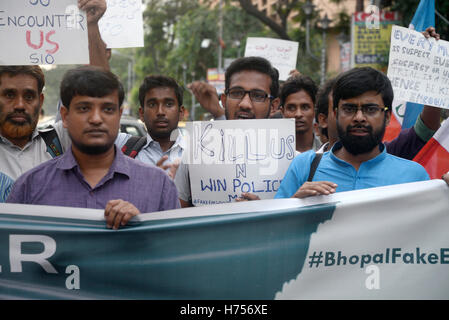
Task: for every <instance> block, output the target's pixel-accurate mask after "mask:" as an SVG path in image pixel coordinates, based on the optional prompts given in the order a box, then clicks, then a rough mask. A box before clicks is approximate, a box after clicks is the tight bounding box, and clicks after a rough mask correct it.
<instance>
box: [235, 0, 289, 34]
mask: <svg viewBox="0 0 449 320" xmlns="http://www.w3.org/2000/svg"><path fill="white" fill-rule="evenodd" d="M239 2H240V6H241V7H242V8H243V10H245V11H246V12H247V13H248V14H250V15H252V16H254V17H256V18H257V19H259V20H260V21H261V22H262V23H263V24H265V25H266V26H268V27H269V28H270V29H271V30H273V31H274V32H275V33H276V34H277V35H279V37H280V38H281V39H284V40H291V39H290V37H289V36H288V34H287V26H286V25H285V27H283V26H282V25H280V24H278V23H277V22H276V21H274V20H272V19H270V18H269V17H267V15H266V14H264V13H263V12H262V11H259V10H258V9H257V7H255V6H254V5H253V4H252V3H251V0H239Z"/></svg>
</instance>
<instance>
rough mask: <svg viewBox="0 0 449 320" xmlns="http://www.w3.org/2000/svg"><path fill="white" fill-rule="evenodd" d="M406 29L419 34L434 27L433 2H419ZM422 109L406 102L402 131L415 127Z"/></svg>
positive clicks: (430, 0) (423, 0) (418, 105)
mask: <svg viewBox="0 0 449 320" xmlns="http://www.w3.org/2000/svg"><path fill="white" fill-rule="evenodd" d="M408 27H409V28H410V29H413V30H416V31H420V32H422V31H424V30H426V29H427V28H428V27H435V0H421V1H420V2H419V5H418V8H417V9H416V11H415V15H414V16H413V19H412V22H410V25H409V26H408ZM422 108H423V105H422V104H418V103H413V102H407V105H406V109H405V114H404V119H403V120H402V128H403V129H406V128H411V127H413V126H414V125H415V122H416V119H417V118H418V116H419V115H420V114H421V111H422Z"/></svg>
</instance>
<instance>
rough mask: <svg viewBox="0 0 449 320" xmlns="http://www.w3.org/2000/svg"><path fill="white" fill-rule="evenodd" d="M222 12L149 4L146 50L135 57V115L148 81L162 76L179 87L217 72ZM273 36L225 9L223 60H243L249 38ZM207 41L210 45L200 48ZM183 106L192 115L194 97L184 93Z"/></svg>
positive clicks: (177, 0)
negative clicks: (141, 87)
mask: <svg viewBox="0 0 449 320" xmlns="http://www.w3.org/2000/svg"><path fill="white" fill-rule="evenodd" d="M218 10H219V9H218V7H217V6H216V7H215V8H211V7H210V6H209V5H208V4H207V3H205V4H204V5H201V4H200V3H199V2H197V1H187V0H184V1H183V0H169V1H158V0H150V1H147V8H146V11H145V13H144V24H145V28H146V34H145V47H144V48H140V49H138V50H137V51H136V67H135V69H136V75H137V79H136V82H135V87H134V89H133V91H132V93H131V101H132V104H133V109H137V108H138V101H137V96H138V94H137V87H138V85H139V83H140V82H141V81H142V80H143V78H144V77H145V76H146V75H149V74H164V75H167V76H171V77H173V78H175V79H176V80H177V81H178V82H179V83H180V84H182V85H183V86H185V85H186V84H188V83H190V82H192V81H194V80H205V79H206V77H207V69H208V68H217V66H218V46H219V45H220V41H219V39H218V20H219V11H218ZM267 35H269V36H273V33H270V32H267V31H266V29H265V28H264V26H263V24H262V23H260V22H259V21H258V20H257V19H255V18H253V17H250V16H248V15H247V14H246V13H245V12H244V11H243V10H242V9H241V8H239V7H235V6H232V5H230V4H229V5H225V6H224V8H223V38H222V42H221V45H222V48H223V52H222V57H223V61H224V59H225V58H237V57H238V56H239V54H240V55H243V53H244V48H245V41H246V37H249V36H267ZM203 39H210V44H209V46H208V47H207V48H202V46H201V43H202V41H203ZM184 101H185V103H184V105H185V106H186V107H187V108H188V109H190V107H191V105H190V104H191V101H192V97H191V95H190V92H188V90H185V94H184Z"/></svg>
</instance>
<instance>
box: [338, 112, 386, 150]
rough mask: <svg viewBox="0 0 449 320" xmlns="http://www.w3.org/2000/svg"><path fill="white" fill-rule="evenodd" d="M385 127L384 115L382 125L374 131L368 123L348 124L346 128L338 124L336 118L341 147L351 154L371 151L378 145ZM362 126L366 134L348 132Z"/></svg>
mask: <svg viewBox="0 0 449 320" xmlns="http://www.w3.org/2000/svg"><path fill="white" fill-rule="evenodd" d="M385 127H386V117H385V118H384V122H383V125H382V127H381V128H380V129H378V130H376V131H374V130H373V127H372V126H370V125H366V126H363V125H355V126H351V125H348V126H347V127H346V130H344V129H343V127H342V126H340V123H339V122H338V119H337V131H338V137H339V138H340V141H341V143H342V145H343V147H344V148H345V149H346V150H347V151H348V152H349V153H351V154H352V155H355V156H356V155H359V154H364V153H368V152H370V151H372V150H373V149H374V148H375V147H377V146H379V145H380V144H381V143H382V139H383V137H384V134H385ZM357 128H363V129H365V130H367V132H368V135H366V136H355V135H352V134H350V133H349V132H350V131H351V130H352V129H357Z"/></svg>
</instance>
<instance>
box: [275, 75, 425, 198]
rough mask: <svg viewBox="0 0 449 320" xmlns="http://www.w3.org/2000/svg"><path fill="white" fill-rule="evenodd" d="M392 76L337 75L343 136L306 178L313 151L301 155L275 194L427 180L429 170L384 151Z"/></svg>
mask: <svg viewBox="0 0 449 320" xmlns="http://www.w3.org/2000/svg"><path fill="white" fill-rule="evenodd" d="M392 102H393V89H392V87H391V83H390V80H389V79H388V78H387V77H386V76H385V75H384V74H383V73H381V72H380V71H377V70H374V69H372V68H354V69H351V70H349V71H347V72H345V73H343V74H341V75H340V76H338V78H337V79H336V82H335V85H334V86H333V103H334V112H335V114H336V119H337V130H338V136H339V139H340V141H339V142H337V143H336V144H335V145H334V146H333V147H332V149H331V150H330V151H329V152H326V153H324V154H323V156H322V159H321V161H320V162H319V164H318V167H317V168H316V172H315V174H314V176H313V179H312V181H308V176H309V173H310V168H311V163H312V161H313V159H314V158H315V155H316V153H315V152H314V151H308V152H305V153H302V154H300V155H299V156H297V157H296V158H295V159H294V160H293V161H292V163H291V165H290V167H289V169H288V170H287V173H286V175H285V177H284V179H283V180H282V183H281V185H280V188H279V190H278V192H277V194H276V196H275V198H288V197H296V198H304V197H308V196H315V195H328V194H331V193H334V192H342V191H350V190H357V189H365V188H373V187H380V186H386V185H392V184H400V183H408V182H414V181H422V180H428V179H429V175H428V174H427V172H426V170H425V169H424V168H423V167H422V166H421V165H419V164H418V163H416V162H413V161H409V160H405V159H402V158H399V157H396V156H393V155H391V154H388V153H387V152H386V150H385V145H384V144H383V143H382V138H383V135H384V133H385V128H386V126H387V125H388V123H389V121H390V116H391V105H392Z"/></svg>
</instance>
